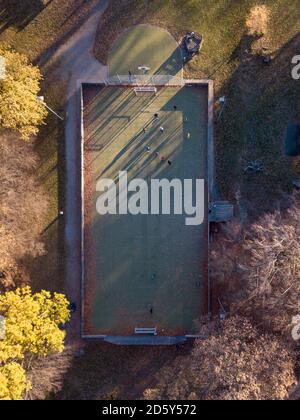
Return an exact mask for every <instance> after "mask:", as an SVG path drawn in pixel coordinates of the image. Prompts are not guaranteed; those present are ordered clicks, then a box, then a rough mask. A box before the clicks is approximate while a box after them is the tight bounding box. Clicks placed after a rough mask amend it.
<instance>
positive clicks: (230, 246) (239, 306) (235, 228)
mask: <svg viewBox="0 0 300 420" xmlns="http://www.w3.org/2000/svg"><path fill="white" fill-rule="evenodd" d="M299 238H300V195H299V194H296V195H294V197H293V201H292V205H291V207H290V208H288V209H287V210H283V211H276V212H275V213H272V214H266V215H264V216H263V217H261V218H260V219H259V220H258V221H257V222H256V223H254V224H253V225H251V226H250V227H248V228H246V229H245V228H243V229H241V228H240V227H239V225H238V224H236V223H234V222H233V223H232V224H229V225H227V226H226V227H225V228H224V229H223V233H222V235H221V236H220V237H218V238H217V240H216V241H215V244H214V250H213V252H212V268H213V276H214V280H215V282H216V283H217V287H218V289H219V294H220V295H221V296H222V299H223V301H224V303H225V304H226V305H227V308H228V309H230V311H231V312H232V313H240V314H244V315H251V316H252V317H254V318H255V319H256V320H257V321H258V322H262V323H263V324H264V325H265V327H267V326H268V327H271V328H272V329H273V330H274V331H278V332H286V331H289V336H290V329H291V328H290V327H291V321H292V318H293V316H295V315H299V314H300V246H299V245H300V243H299V242H300V239H299Z"/></svg>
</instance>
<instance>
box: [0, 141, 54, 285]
mask: <svg viewBox="0 0 300 420" xmlns="http://www.w3.org/2000/svg"><path fill="white" fill-rule="evenodd" d="M37 165H38V157H37V156H36V154H35V153H34V150H33V145H32V144H31V143H24V142H21V141H20V140H19V139H18V138H17V137H16V136H15V135H13V134H10V133H8V134H2V135H1V137H0V179H1V191H0V202H1V204H0V284H1V285H2V287H3V286H13V281H14V278H16V277H17V276H19V275H20V270H21V268H20V266H19V265H18V260H19V259H21V258H23V257H25V256H26V255H30V256H34V257H35V256H38V255H42V254H43V253H44V252H45V251H44V245H43V243H42V242H41V239H40V234H41V230H42V226H43V222H44V220H45V216H46V212H47V208H48V199H47V197H46V195H45V193H44V191H43V189H42V187H41V186H40V185H39V184H38V182H37V177H36V175H35V171H36V169H37Z"/></svg>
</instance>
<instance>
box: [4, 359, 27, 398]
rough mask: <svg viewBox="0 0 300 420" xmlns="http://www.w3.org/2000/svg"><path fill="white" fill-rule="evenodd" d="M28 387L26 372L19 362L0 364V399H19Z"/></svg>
mask: <svg viewBox="0 0 300 420" xmlns="http://www.w3.org/2000/svg"><path fill="white" fill-rule="evenodd" d="M29 389H30V383H29V382H28V381H27V379H26V372H25V370H24V369H23V367H22V366H21V365H20V364H19V363H16V362H13V363H8V364H6V365H4V366H0V400H21V399H22V395H23V394H24V392H26V391H29Z"/></svg>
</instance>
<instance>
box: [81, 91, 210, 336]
mask: <svg viewBox="0 0 300 420" xmlns="http://www.w3.org/2000/svg"><path fill="white" fill-rule="evenodd" d="M84 99H85V100H84V104H85V110H84V125H85V142H84V144H85V165H84V166H85V174H86V177H85V185H86V193H85V203H86V207H85V209H86V214H85V223H86V226H85V232H86V235H85V264H86V272H85V273H86V275H85V296H86V300H85V304H86V317H85V318H86V331H85V332H86V334H87V335H130V334H131V335H132V334H133V333H134V329H135V328H136V327H146V328H153V327H157V328H158V331H159V334H160V335H185V334H193V333H195V332H196V330H195V328H196V321H197V318H198V317H199V315H200V314H201V311H204V309H205V307H206V303H207V302H206V298H207V295H206V294H205V290H206V286H205V281H206V280H207V273H206V272H205V269H207V221H206V222H205V223H203V224H202V225H201V226H194V227H191V226H186V225H185V217H186V216H185V215H155V216H154V215H153V216H151V215H138V216H134V215H106V216H99V215H98V214H97V212H96V200H97V198H98V197H99V194H98V193H96V182H97V180H99V179H100V178H110V179H115V178H116V177H117V176H118V173H119V171H122V170H127V172H128V178H129V181H130V180H131V179H132V178H137V177H138V178H142V179H144V180H146V181H148V182H149V181H150V180H151V179H162V178H166V179H169V180H172V179H174V178H177V179H181V180H184V179H193V180H195V179H206V171H207V166H206V155H207V103H208V97H207V89H205V87H203V88H201V87H193V88H191V87H184V88H175V87H168V88H161V89H159V93H158V95H157V96H156V97H151V96H149V95H147V94H146V95H144V96H141V97H137V96H136V95H135V93H134V91H133V89H132V88H122V87H119V88H118V87H106V88H100V87H86V88H85V90H84ZM174 105H176V106H177V107H178V109H177V110H174V109H173V107H174ZM155 113H159V115H160V119H159V121H157V122H155V123H153V116H154V114H155ZM160 126H163V127H164V129H165V131H164V133H161V132H160V130H159V128H160ZM144 127H147V131H146V133H144V132H143V128H144ZM188 134H189V135H190V139H189V138H188ZM147 146H148V147H150V148H151V151H150V152H147V150H146V147H147ZM156 152H158V153H159V154H160V157H157V156H155V153H156ZM161 157H165V159H166V160H167V159H170V160H171V162H172V166H171V167H169V165H168V163H167V161H161ZM149 307H152V308H153V314H150V312H149Z"/></svg>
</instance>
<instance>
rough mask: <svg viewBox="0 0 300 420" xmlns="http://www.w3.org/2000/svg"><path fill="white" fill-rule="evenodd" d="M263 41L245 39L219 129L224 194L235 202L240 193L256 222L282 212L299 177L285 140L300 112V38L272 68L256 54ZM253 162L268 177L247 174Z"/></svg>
mask: <svg viewBox="0 0 300 420" xmlns="http://www.w3.org/2000/svg"><path fill="white" fill-rule="evenodd" d="M257 41H258V42H261V41H260V40H259V38H253V37H249V36H248V35H244V36H243V37H242V39H241V42H240V44H239V46H238V48H237V49H236V50H235V52H234V54H233V55H232V57H231V60H233V61H236V63H237V67H236V70H235V72H234V73H233V74H232V76H231V78H230V79H229V80H228V82H227V84H226V85H225V86H224V88H223V92H222V93H224V94H225V95H226V97H227V105H226V108H225V112H224V114H223V116H222V118H221V120H220V122H219V124H218V125H217V127H216V131H217V145H216V146H217V159H218V165H217V178H218V185H219V187H220V190H221V193H222V194H223V195H224V196H227V197H228V198H230V199H231V200H234V199H235V198H236V193H237V191H238V193H239V194H240V196H241V197H242V199H243V200H244V201H245V202H246V205H247V208H248V212H249V215H250V216H253V217H254V218H256V217H258V216H260V215H261V214H263V213H264V212H268V211H272V210H275V209H276V208H278V206H279V205H281V203H282V197H288V195H287V194H288V193H290V192H291V190H292V178H293V174H292V171H291V167H290V165H289V162H288V160H287V158H286V156H285V155H284V151H283V140H284V134H285V130H286V127H287V124H288V122H289V121H290V119H291V118H293V117H294V116H295V115H297V113H299V112H300V102H299V94H300V83H299V82H297V81H295V80H293V78H292V75H291V68H292V65H291V60H292V57H293V56H294V55H295V54H296V53H297V51H298V49H299V43H300V34H297V35H296V36H295V37H294V38H292V39H291V40H290V41H289V42H288V43H286V44H285V45H284V46H283V47H282V48H281V49H280V50H278V51H277V52H276V54H274V55H273V59H272V61H271V62H270V63H268V64H266V63H264V60H263V57H262V53H261V52H260V51H259V52H258V51H257V49H256V44H255V43H256V42H257ZM251 161H259V162H261V163H262V165H263V166H264V168H265V170H264V172H263V173H260V174H252V175H247V174H245V172H244V168H245V166H247V162H251ZM287 205H288V204H287Z"/></svg>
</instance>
